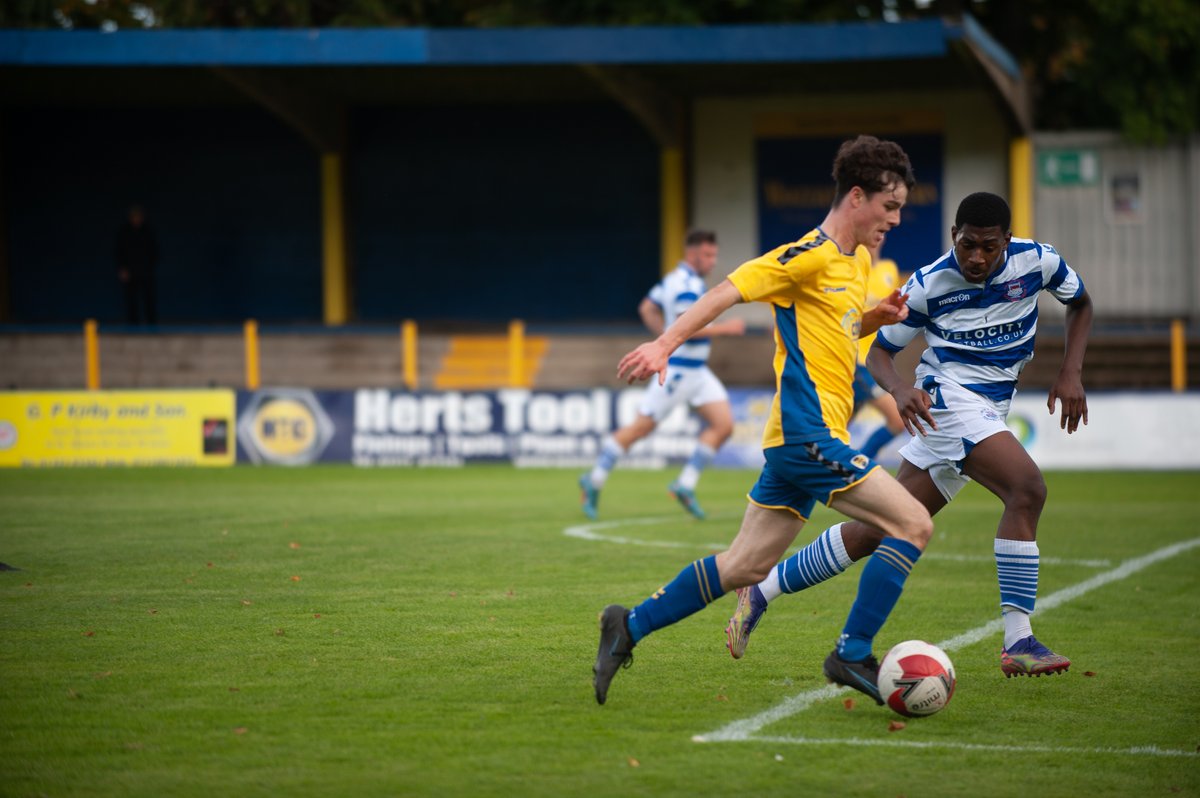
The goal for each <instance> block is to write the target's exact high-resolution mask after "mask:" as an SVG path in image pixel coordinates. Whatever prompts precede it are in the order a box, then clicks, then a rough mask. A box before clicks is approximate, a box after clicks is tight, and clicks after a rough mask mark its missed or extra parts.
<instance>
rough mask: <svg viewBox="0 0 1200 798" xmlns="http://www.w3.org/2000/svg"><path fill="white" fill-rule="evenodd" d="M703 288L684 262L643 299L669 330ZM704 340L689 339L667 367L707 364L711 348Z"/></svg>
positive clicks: (672, 357)
mask: <svg viewBox="0 0 1200 798" xmlns="http://www.w3.org/2000/svg"><path fill="white" fill-rule="evenodd" d="M706 289H707V286H706V285H705V284H704V278H703V277H701V276H700V275H698V274H696V272H694V271H693V270H692V267H691V266H689V265H688V264H687V263H686V262H685V261H680V262H679V265H678V266H676V267H675V268H674V269H673V270H672V271H671V272H670V273H669V274H667V275H666V276H664V277H663V278H662V279H661V280H659V281H658V283H656V284H655V286H654V287H653V288H651V289H650V293H649V294H648V295H647V296H649V297H650V301H651V302H653V303H654V304H656V305H658V307H659V308H660V309H661V310H662V312H663V321H664V322H665V324H666V326H667V327H670V326H671V324H672V323H673V322H674V321H675V319H677V318H679V317H680V316H681V315H683V312H684V311H685V310H687V309H688V308H690V307H691V306H692V305H693V304H695V302H696V300H697V299H699V298H700V295H701V294H703V293H704V292H705V290H706ZM709 340H710V339H708V338H692V339H691V340H689V341H686V342H685V343H684V344H683V345H682V346H681V347H679V348H678V349H676V350H675V353H674V354H673V355H671V357H670V359H669V360H668V361H667V364H668V365H670V366H703V365H704V364H705V363H706V362H707V361H708V353H709V352H710V351H711V350H712V344H711V343H710V342H709Z"/></svg>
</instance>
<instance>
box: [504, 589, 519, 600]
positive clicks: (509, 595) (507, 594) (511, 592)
mask: <svg viewBox="0 0 1200 798" xmlns="http://www.w3.org/2000/svg"><path fill="white" fill-rule="evenodd" d="M504 595H506V596H508V597H509V598H512V597H513V596H515V595H517V594H516V593H514V592H513V591H512V588H509V589H508V592H507V593H505V594H504Z"/></svg>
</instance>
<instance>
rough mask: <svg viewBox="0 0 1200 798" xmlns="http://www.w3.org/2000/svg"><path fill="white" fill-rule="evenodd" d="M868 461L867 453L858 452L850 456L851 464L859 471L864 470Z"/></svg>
mask: <svg viewBox="0 0 1200 798" xmlns="http://www.w3.org/2000/svg"><path fill="white" fill-rule="evenodd" d="M868 462H870V461H869V460H868V459H867V456H866V455H865V454H856V455H854V456H853V457H851V458H850V465H852V466H854V467H855V468H857V469H858V470H859V471H862V470H863V469H864V468H866V467H867V463H868Z"/></svg>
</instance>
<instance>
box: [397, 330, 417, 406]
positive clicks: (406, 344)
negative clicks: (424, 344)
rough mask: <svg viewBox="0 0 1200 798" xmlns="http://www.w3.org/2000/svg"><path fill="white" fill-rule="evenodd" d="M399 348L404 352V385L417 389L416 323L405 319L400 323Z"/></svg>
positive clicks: (411, 389) (412, 389)
mask: <svg viewBox="0 0 1200 798" xmlns="http://www.w3.org/2000/svg"><path fill="white" fill-rule="evenodd" d="M400 341H401V349H402V350H403V352H404V387H406V388H408V390H410V391H415V390H417V375H418V373H419V372H418V371H417V323H416V322H415V321H413V320H412V319H405V320H404V323H403V324H401V325H400Z"/></svg>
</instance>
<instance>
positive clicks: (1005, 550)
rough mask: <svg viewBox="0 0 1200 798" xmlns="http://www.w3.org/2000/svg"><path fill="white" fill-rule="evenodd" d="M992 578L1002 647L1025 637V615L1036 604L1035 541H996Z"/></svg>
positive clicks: (1027, 629) (1027, 627)
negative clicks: (996, 592) (1001, 616)
mask: <svg viewBox="0 0 1200 798" xmlns="http://www.w3.org/2000/svg"><path fill="white" fill-rule="evenodd" d="M995 552H996V578H997V579H998V580H999V582H1000V611H1001V612H1002V613H1003V614H1004V647H1005V648H1011V647H1012V645H1013V644H1014V643H1016V642H1017V641H1018V640H1020V639H1022V638H1025V637H1029V636H1030V635H1031V634H1033V629H1032V628H1031V627H1030V625H1029V616H1030V615H1031V614H1032V613H1033V607H1034V603H1035V602H1036V601H1037V586H1038V566H1039V564H1040V555H1039V554H1038V545H1037V541H1035V540H1003V539H1001V538H996V543H995Z"/></svg>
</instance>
